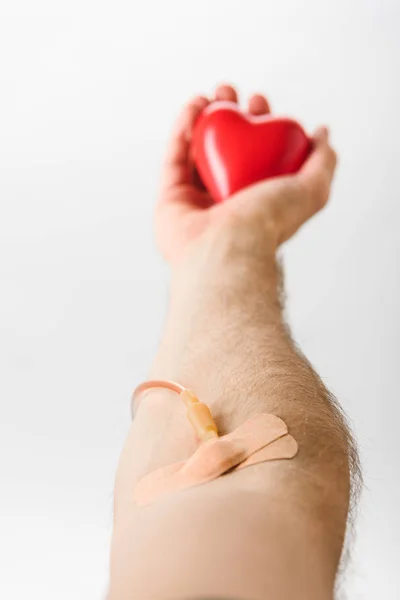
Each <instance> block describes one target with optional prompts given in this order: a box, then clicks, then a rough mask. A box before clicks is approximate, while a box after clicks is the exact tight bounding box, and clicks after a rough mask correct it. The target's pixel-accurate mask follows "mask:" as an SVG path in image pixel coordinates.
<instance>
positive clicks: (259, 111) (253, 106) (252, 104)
mask: <svg viewBox="0 0 400 600" xmlns="http://www.w3.org/2000/svg"><path fill="white" fill-rule="evenodd" d="M270 112H271V109H270V106H269V104H268V100H267V99H266V98H265V96H262V95H261V94H253V95H252V96H250V99H249V113H250V114H252V115H265V114H268V113H270Z"/></svg>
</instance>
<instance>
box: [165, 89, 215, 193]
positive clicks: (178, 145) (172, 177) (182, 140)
mask: <svg viewBox="0 0 400 600" xmlns="http://www.w3.org/2000/svg"><path fill="white" fill-rule="evenodd" d="M209 102H210V101H209V100H208V99H207V98H205V97H204V96H196V97H195V98H193V99H192V100H191V101H190V102H188V103H187V105H186V106H185V107H184V109H183V110H182V112H181V114H180V116H179V117H178V119H177V121H176V123H175V126H174V128H173V131H172V134H171V139H170V142H169V144H168V148H167V152H166V156H165V161H164V165H163V173H162V183H161V185H162V188H163V189H164V190H165V189H168V188H170V187H173V186H176V185H184V184H187V183H190V182H191V178H192V176H193V169H192V166H191V163H190V141H191V135H192V131H193V126H194V124H195V122H196V119H197V117H198V116H199V114H200V112H201V111H202V110H203V109H204V108H205V107H206V106H207V105H208V104H209Z"/></svg>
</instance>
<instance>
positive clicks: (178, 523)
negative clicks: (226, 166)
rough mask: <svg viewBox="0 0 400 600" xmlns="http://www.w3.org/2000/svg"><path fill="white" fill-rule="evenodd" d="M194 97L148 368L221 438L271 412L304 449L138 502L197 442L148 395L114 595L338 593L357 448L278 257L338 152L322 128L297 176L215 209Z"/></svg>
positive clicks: (176, 144)
mask: <svg viewBox="0 0 400 600" xmlns="http://www.w3.org/2000/svg"><path fill="white" fill-rule="evenodd" d="M225 93H232V92H231V91H229V89H228V91H227V90H225ZM257 102H258V103H259V104H260V102H262V101H260V100H258V101H257ZM257 102H256V103H255V104H257ZM194 104H195V107H197V108H195V109H193V108H191V109H190V110H192V113H190V110H189V113H190V115H189V116H188V115H186V117H184V118H183V119H182V121H181V123H180V125H179V124H178V131H177V132H176V135H175V136H174V138H173V141H172V150H171V152H170V154H169V159H168V161H167V165H168V167H167V169H166V174H165V177H164V184H163V185H164V188H163V190H164V191H163V195H162V199H161V202H160V205H159V206H158V210H157V215H158V218H157V224H158V225H157V231H158V240H159V243H160V246H161V248H162V250H163V252H164V254H165V255H166V257H167V258H168V259H169V260H170V262H171V265H172V281H171V292H170V302H169V309H168V317H167V322H166V326H165V329H164V332H163V336H162V341H161V344H160V347H159V350H158V353H157V356H156V358H155V360H154V363H153V366H152V369H151V376H152V377H156V378H167V379H174V380H177V381H179V382H181V383H183V384H184V385H186V386H188V387H190V388H191V389H193V390H194V391H195V392H196V394H197V395H198V396H199V398H200V399H201V400H202V401H204V402H206V403H207V404H208V405H209V406H210V408H211V411H212V413H213V415H214V417H215V418H216V421H217V424H218V426H219V430H220V432H221V433H222V434H223V433H228V432H230V431H232V430H233V429H234V428H236V427H237V426H238V425H240V424H242V423H243V422H244V421H246V420H247V419H248V418H250V417H251V416H253V415H255V414H257V413H260V412H268V413H273V414H276V415H278V416H280V417H281V418H283V419H284V421H285V422H286V423H287V425H288V427H289V430H290V432H291V434H292V435H293V436H294V437H295V439H296V440H297V442H298V443H299V447H300V451H299V454H298V456H297V457H296V458H294V459H292V460H289V461H275V462H270V463H261V464H258V465H255V466H252V467H251V468H248V469H244V470H243V471H240V472H237V473H231V474H228V475H226V476H224V477H221V478H219V479H217V480H215V481H212V482H209V483H207V484H205V485H203V486H199V487H195V488H192V489H190V490H187V491H185V492H179V493H176V494H172V495H170V496H167V497H165V498H164V499H161V500H160V501H158V502H156V503H154V504H153V505H150V506H148V507H145V508H138V507H136V506H135V505H134V503H133V500H132V499H133V491H134V488H135V485H136V484H137V482H138V481H139V480H140V478H141V477H142V476H144V475H145V474H147V473H149V472H151V471H153V470H154V469H156V468H158V467H160V466H165V465H168V464H171V463H172V462H174V461H176V460H180V459H185V458H187V457H188V456H190V454H191V453H192V452H193V451H194V450H195V447H196V445H195V441H194V439H193V435H192V432H191V430H190V427H189V426H188V423H187V421H186V419H185V415H184V411H183V409H182V407H181V406H180V404H179V402H177V400H176V398H175V397H173V396H172V395H171V394H169V393H168V392H160V391H154V392H151V393H150V394H148V395H147V396H146V398H144V399H143V401H142V404H141V406H140V408H139V410H138V412H137V415H136V418H135V421H134V422H133V424H132V426H131V429H130V432H129V435H128V439H127V442H126V445H125V448H124V451H123V454H122V457H121V462H120V466H119V470H118V474H117V481H116V490H115V528H114V539H113V549H112V562H111V566H112V568H111V587H110V596H109V597H110V600H117V598H118V600H123V599H125V598H126V599H127V600H128V598H129V599H130V598H136V597H138V598H139V597H140V598H141V599H143V600H146V599H147V598H148V599H149V600H150V599H158V598H159V599H162V598H171V599H172V598H177V599H179V598H180V599H182V600H183V599H184V598H189V597H193V598H195V597H199V598H200V597H204V598H206V597H207V596H208V597H209V598H211V597H216V596H217V595H220V596H221V597H228V598H229V597H232V598H239V599H241V598H242V599H243V600H253V599H254V600H255V599H260V600H261V599H264V598H273V599H280V598H282V599H283V598H289V597H296V598H307V599H309V600H312V599H313V598H316V599H317V598H318V599H323V598H332V592H333V587H334V581H335V576H336V572H337V566H338V562H339V559H340V554H341V549H342V545H343V539H344V533H345V525H346V519H347V513H348V506H349V495H350V471H351V467H352V464H353V463H354V462H355V455H354V451H353V445H352V441H351V437H350V435H349V432H348V429H347V427H346V424H345V421H344V419H343V417H342V415H341V412H340V410H339V409H338V407H337V405H336V403H335V401H334V400H333V398H332V396H331V395H330V393H329V392H328V391H327V389H326V388H325V386H324V385H323V383H322V382H321V380H320V378H319V377H318V376H317V374H316V373H315V372H314V370H313V369H312V367H311V366H310V364H309V363H308V362H307V360H306V359H305V358H304V357H303V356H302V354H301V353H300V352H299V350H298V349H297V348H296V346H295V344H294V343H293V341H292V339H291V336H290V333H289V330H288V327H287V325H286V323H285V318H284V313H283V301H282V273H281V270H280V268H279V263H278V261H277V258H276V252H277V249H278V247H279V245H280V243H282V242H283V241H285V239H288V238H289V237H290V236H291V235H292V234H293V233H294V232H295V231H296V230H297V228H298V227H299V226H300V225H301V224H302V222H304V221H305V220H307V218H309V217H310V216H311V215H312V214H313V213H314V212H316V211H317V210H318V209H319V208H322V206H323V205H324V204H325V202H326V200H327V198H328V195H329V189H330V183H331V179H332V176H333V172H334V168H335V162H336V160H335V155H334V153H333V151H332V150H331V148H330V147H329V144H328V140H327V136H326V133H325V132H324V131H322V132H320V133H319V134H318V135H317V136H316V138H315V146H316V147H315V150H314V153H313V155H312V156H311V158H310V159H309V161H308V162H307V164H306V165H305V167H304V168H303V170H302V172H301V175H300V176H299V177H290V178H281V179H277V180H273V181H270V182H263V183H261V184H258V185H256V186H252V188H249V189H248V190H244V191H243V192H240V193H239V194H237V195H236V196H235V197H234V198H232V199H230V200H229V201H228V202H227V203H226V204H225V205H223V206H221V207H211V208H210V207H209V204H208V200H207V197H206V196H205V193H204V191H203V190H201V189H199V188H196V190H195V192H193V187H191V183H190V182H189V183H187V182H186V180H184V178H185V177H189V176H188V173H187V170H188V169H189V167H190V165H189V163H188V162H187V160H186V159H185V156H186V154H185V149H187V142H188V139H186V138H185V137H184V136H181V137H180V134H181V133H182V125H183V124H184V119H185V118H186V119H187V123H185V127H187V124H188V123H190V119H191V117H195V114H196V110H199V108H200V107H201V105H202V104H204V100H198V102H197V104H196V103H194ZM253 104H254V101H253ZM264 107H265V105H264ZM179 127H181V129H179ZM185 127H183V130H184V132H185V134H186V129H185ZM185 160H186V162H185ZM180 178H181V179H180ZM181 180H183V183H179V182H180V181H181ZM177 182H178V183H177ZM196 194H197V196H196ZM200 195H201V197H200ZM201 204H203V208H202V209H201V212H199V210H200V209H198V208H197V206H199V205H201Z"/></svg>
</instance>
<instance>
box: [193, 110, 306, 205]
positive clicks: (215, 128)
mask: <svg viewBox="0 0 400 600" xmlns="http://www.w3.org/2000/svg"><path fill="white" fill-rule="evenodd" d="M310 150H311V140H310V138H309V137H308V136H307V135H306V133H305V132H304V130H303V128H302V127H301V126H300V125H299V124H298V123H297V122H296V121H293V120H292V119H288V118H286V117H273V116H271V115H262V116H252V115H249V114H244V113H242V112H241V111H240V109H239V107H238V105H237V104H235V103H234V102H213V103H212V104H210V105H209V106H208V107H207V108H206V109H205V110H204V111H203V112H202V113H201V114H200V116H199V118H198V120H197V122H196V124H195V127H194V131H193V138H192V153H193V158H194V161H195V165H196V169H197V171H198V173H199V175H200V177H201V180H202V182H203V183H204V185H205V187H206V188H207V190H208V191H209V193H210V194H211V197H212V198H213V199H214V200H215V202H222V201H223V200H225V199H226V198H228V197H229V196H231V195H232V194H233V193H234V192H237V191H238V190H240V189H242V188H244V187H246V186H248V185H251V184H252V183H255V182H257V181H261V180H263V179H268V178H270V177H277V176H279V175H289V174H291V173H295V172H296V171H298V170H299V168H300V167H301V165H302V164H303V162H304V160H305V159H306V158H307V155H308V154H309V152H310Z"/></svg>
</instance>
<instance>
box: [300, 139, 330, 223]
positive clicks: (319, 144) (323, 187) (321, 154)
mask: <svg viewBox="0 0 400 600" xmlns="http://www.w3.org/2000/svg"><path fill="white" fill-rule="evenodd" d="M312 141H313V150H312V152H311V154H310V156H309V158H308V159H307V160H306V162H305V163H304V165H303V166H302V168H301V170H300V171H299V173H298V175H297V178H298V181H299V182H300V183H301V186H302V188H303V190H305V192H306V196H307V204H308V210H309V212H310V216H311V215H313V214H314V213H316V212H317V211H318V210H320V209H321V208H323V207H324V206H325V204H326V203H327V201H328V198H329V193H330V189H331V184H332V180H333V176H334V174H335V169H336V163H337V157H336V152H335V151H334V150H333V148H332V147H331V146H330V144H329V133H328V130H327V128H326V127H320V128H319V129H318V130H317V131H316V132H315V134H314V137H313V140H312Z"/></svg>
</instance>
